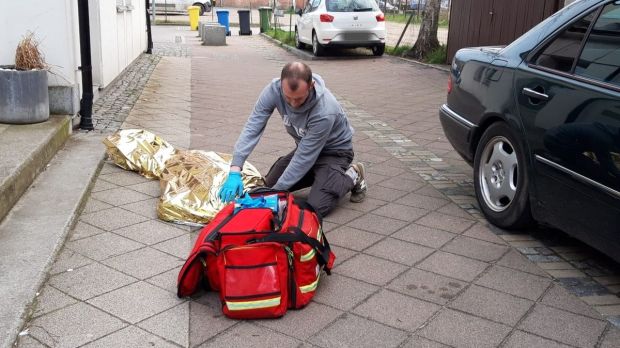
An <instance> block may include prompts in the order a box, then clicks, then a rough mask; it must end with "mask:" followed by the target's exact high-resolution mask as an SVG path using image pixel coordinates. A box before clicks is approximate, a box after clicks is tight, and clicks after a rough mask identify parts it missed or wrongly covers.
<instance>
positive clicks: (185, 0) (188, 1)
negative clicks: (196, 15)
mask: <svg viewBox="0 0 620 348" xmlns="http://www.w3.org/2000/svg"><path fill="white" fill-rule="evenodd" d="M189 6H199V7H200V15H201V16H202V15H203V14H204V13H205V12H210V11H211V7H213V6H212V4H211V0H206V1H204V0H200V1H198V0H155V12H156V13H158V14H160V13H164V12H168V13H187V8H188V7H189Z"/></svg>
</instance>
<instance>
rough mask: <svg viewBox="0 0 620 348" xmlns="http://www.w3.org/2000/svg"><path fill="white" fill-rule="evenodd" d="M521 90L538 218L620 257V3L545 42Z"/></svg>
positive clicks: (523, 75) (522, 70) (521, 77)
mask: <svg viewBox="0 0 620 348" xmlns="http://www.w3.org/2000/svg"><path fill="white" fill-rule="evenodd" d="M514 86H515V89H514V90H515V94H516V96H515V98H516V101H517V104H518V108H519V112H520V115H521V119H522V121H523V125H524V129H525V132H526V136H527V142H528V146H529V148H530V152H531V154H532V163H531V165H532V169H533V170H532V172H533V173H534V175H535V179H534V182H535V195H536V200H537V202H536V204H534V205H533V209H534V210H537V209H538V210H539V211H538V214H537V213H536V212H535V215H537V217H538V218H539V219H540V218H542V220H544V221H546V222H549V223H551V224H552V225H554V226H558V227H559V228H561V229H562V230H564V231H566V232H568V233H569V234H572V235H574V236H575V237H577V238H579V239H581V240H583V241H585V242H587V243H589V244H591V245H593V246H595V247H596V248H598V249H601V250H602V251H604V252H605V253H607V254H609V255H615V256H616V257H620V2H618V1H616V2H615V3H614V2H611V1H609V2H606V3H604V4H603V5H601V6H600V7H598V8H595V9H593V10H592V11H590V12H589V13H587V14H584V15H583V16H582V17H581V18H578V19H577V20H575V21H573V22H572V23H569V25H568V26H567V27H565V28H563V30H561V31H560V33H559V34H557V35H554V36H553V37H551V38H550V39H549V40H546V41H544V42H543V43H542V44H541V45H540V46H539V48H537V49H535V50H534V51H533V52H532V53H531V54H530V55H529V56H528V58H527V59H526V60H525V61H524V62H523V63H522V64H521V65H520V66H519V68H518V69H517V72H516V75H515V83H514ZM541 215H542V216H541Z"/></svg>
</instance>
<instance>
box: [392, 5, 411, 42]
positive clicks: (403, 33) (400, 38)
mask: <svg viewBox="0 0 620 348" xmlns="http://www.w3.org/2000/svg"><path fill="white" fill-rule="evenodd" d="M414 13H415V12H413V11H411V15H410V16H409V20H408V21H407V25H405V29H403V32H402V33H400V37H399V38H398V42H397V43H396V47H394V50H396V49H397V48H398V45H400V40H402V39H403V36H404V35H405V32H406V31H407V28H408V27H409V23H411V20H412V19H413V14H414Z"/></svg>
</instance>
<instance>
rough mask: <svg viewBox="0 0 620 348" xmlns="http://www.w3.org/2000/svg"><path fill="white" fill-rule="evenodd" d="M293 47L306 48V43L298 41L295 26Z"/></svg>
mask: <svg viewBox="0 0 620 348" xmlns="http://www.w3.org/2000/svg"><path fill="white" fill-rule="evenodd" d="M295 47H297V48H298V49H300V50H303V49H304V48H306V45H305V44H304V43H303V42H301V41H299V32H298V31H297V28H295Z"/></svg>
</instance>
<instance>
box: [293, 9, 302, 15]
mask: <svg viewBox="0 0 620 348" xmlns="http://www.w3.org/2000/svg"><path fill="white" fill-rule="evenodd" d="M295 13H296V14H298V15H300V16H301V14H302V13H303V11H302V9H300V8H298V9H295Z"/></svg>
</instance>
